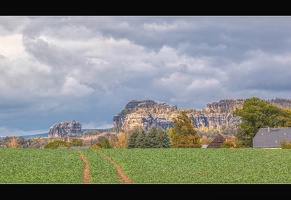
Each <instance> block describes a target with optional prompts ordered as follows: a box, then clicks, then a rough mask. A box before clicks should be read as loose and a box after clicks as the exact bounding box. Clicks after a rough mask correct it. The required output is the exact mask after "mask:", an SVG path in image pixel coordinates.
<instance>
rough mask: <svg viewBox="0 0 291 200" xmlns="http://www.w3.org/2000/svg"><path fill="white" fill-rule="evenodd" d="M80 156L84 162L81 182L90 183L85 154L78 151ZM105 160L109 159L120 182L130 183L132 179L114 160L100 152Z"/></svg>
mask: <svg viewBox="0 0 291 200" xmlns="http://www.w3.org/2000/svg"><path fill="white" fill-rule="evenodd" d="M79 153H80V157H81V158H82V160H83V162H84V163H85V165H84V170H83V183H90V174H89V165H90V164H89V162H88V160H87V159H86V156H85V155H84V154H82V153H81V152H80V151H79ZM101 154H102V155H103V156H104V157H105V158H106V159H107V160H109V161H110V162H111V163H112V164H114V166H115V168H116V172H117V175H118V177H119V178H120V180H121V181H122V183H132V181H131V180H130V179H129V178H128V177H127V176H126V174H124V172H123V171H122V169H121V167H120V166H119V165H118V164H117V163H116V162H115V161H114V160H112V159H111V158H110V157H109V156H107V155H106V154H104V153H101Z"/></svg>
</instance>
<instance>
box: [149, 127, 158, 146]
mask: <svg viewBox="0 0 291 200" xmlns="http://www.w3.org/2000/svg"><path fill="white" fill-rule="evenodd" d="M157 133H158V131H157V128H156V127H155V126H153V127H151V129H150V130H149V132H148V133H147V147H148V148H157V147H159V142H158V138H157Z"/></svg>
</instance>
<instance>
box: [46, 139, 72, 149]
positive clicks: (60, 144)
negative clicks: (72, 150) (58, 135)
mask: <svg viewBox="0 0 291 200" xmlns="http://www.w3.org/2000/svg"><path fill="white" fill-rule="evenodd" d="M58 147H70V144H69V143H68V142H66V141H64V140H59V139H56V140H54V141H52V142H49V143H47V144H46V145H45V146H44V148H50V149H57V148H58Z"/></svg>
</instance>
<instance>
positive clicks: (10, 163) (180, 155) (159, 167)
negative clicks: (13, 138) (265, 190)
mask: <svg viewBox="0 0 291 200" xmlns="http://www.w3.org/2000/svg"><path fill="white" fill-rule="evenodd" d="M80 152H82V153H83V154H84V155H85V156H86V158H87V160H88V161H89V163H90V168H89V169H90V170H89V171H90V183H97V184H99V183H108V184H111V183H112V184H116V183H118V184H121V183H122V182H121V181H120V180H119V178H118V176H117V173H116V169H115V166H114V165H113V164H112V163H110V162H109V161H108V160H107V159H106V158H105V157H104V156H103V155H102V154H101V152H102V153H105V154H106V155H108V156H109V157H111V158H112V159H113V160H114V161H115V162H117V163H118V164H119V165H120V167H121V168H122V170H123V172H124V173H125V174H126V175H127V176H128V177H129V178H130V179H131V180H132V182H133V183H150V184H154V183H162V184H168V183H177V184H179V183H186V184H187V183H190V184H192V183H202V184H203V183H223V184H228V183H231V184H232V183H291V150H290V149H253V148H234V149H226V148H212V149H210V148H208V149H207V148H206V149H203V148H181V149H177V148H165V149H95V150H90V149H82V150H80ZM83 169H84V162H83V161H82V159H81V158H80V154H79V152H78V151H77V150H75V149H21V148H18V149H12V148H0V183H73V184H74V183H82V173H83Z"/></svg>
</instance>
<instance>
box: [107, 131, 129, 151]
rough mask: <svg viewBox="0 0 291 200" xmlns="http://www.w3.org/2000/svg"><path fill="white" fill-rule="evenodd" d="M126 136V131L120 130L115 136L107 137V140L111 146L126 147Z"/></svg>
mask: <svg viewBox="0 0 291 200" xmlns="http://www.w3.org/2000/svg"><path fill="white" fill-rule="evenodd" d="M128 138H129V137H128V133H126V132H120V133H118V134H117V136H116V137H109V138H108V140H109V143H110V146H111V147H112V148H126V147H127V141H128Z"/></svg>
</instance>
